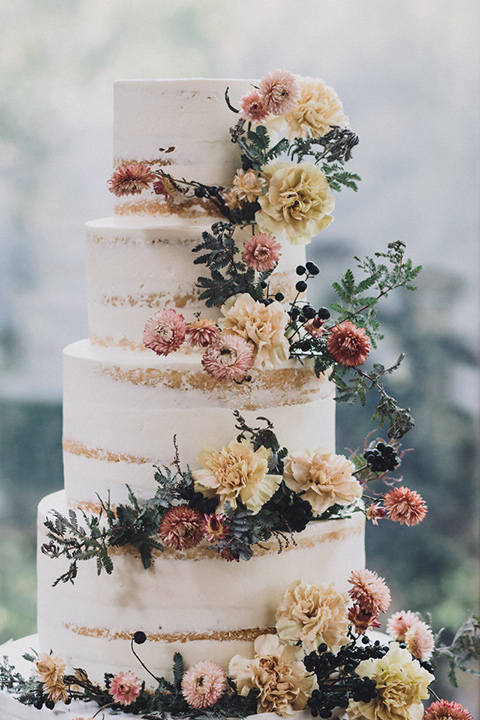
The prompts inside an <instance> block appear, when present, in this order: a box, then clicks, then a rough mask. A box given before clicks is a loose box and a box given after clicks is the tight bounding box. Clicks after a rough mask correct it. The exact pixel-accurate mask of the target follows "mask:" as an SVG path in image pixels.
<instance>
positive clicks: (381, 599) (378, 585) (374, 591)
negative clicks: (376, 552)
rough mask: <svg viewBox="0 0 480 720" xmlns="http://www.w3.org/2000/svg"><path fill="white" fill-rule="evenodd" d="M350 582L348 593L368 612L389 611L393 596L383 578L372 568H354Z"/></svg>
mask: <svg viewBox="0 0 480 720" xmlns="http://www.w3.org/2000/svg"><path fill="white" fill-rule="evenodd" d="M348 582H349V583H350V585H351V586H352V587H351V589H350V590H349V591H348V594H349V595H350V597H351V598H352V600H353V601H354V602H357V603H358V604H359V605H360V607H361V608H362V609H364V610H366V611H367V612H371V613H373V614H377V613H378V612H382V613H384V612H387V610H388V608H389V607H390V603H391V601H392V598H391V596H390V590H389V589H388V587H387V586H386V584H385V581H384V579H383V578H381V577H379V576H378V575H377V573H376V572H373V571H372V570H367V569H365V570H352V572H351V573H350V577H349V578H348Z"/></svg>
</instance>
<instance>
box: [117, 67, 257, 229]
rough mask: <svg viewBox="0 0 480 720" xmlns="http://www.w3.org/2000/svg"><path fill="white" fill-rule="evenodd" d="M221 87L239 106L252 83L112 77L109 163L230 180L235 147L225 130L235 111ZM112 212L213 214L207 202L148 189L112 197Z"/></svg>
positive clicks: (193, 217)
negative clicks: (169, 196)
mask: <svg viewBox="0 0 480 720" xmlns="http://www.w3.org/2000/svg"><path fill="white" fill-rule="evenodd" d="M226 88H228V89H229V95H230V97H231V100H232V103H233V104H234V105H237V106H238V102H239V100H240V98H241V97H242V95H244V94H245V93H246V92H248V91H249V90H251V85H250V83H249V82H248V81H246V80H220V79H216V80H206V79H188V80H121V81H118V82H116V83H115V111H114V166H115V167H119V166H120V165H124V164H128V163H132V162H138V163H144V164H146V165H148V166H156V167H159V166H161V167H162V168H163V169H164V170H165V171H166V172H168V173H169V174H171V175H172V176H173V177H174V178H176V179H183V178H184V179H185V180H188V181H190V180H197V181H198V182H201V183H204V184H207V185H219V186H225V185H229V184H230V183H231V182H232V178H233V176H234V174H235V170H236V169H237V168H238V167H239V165H240V152H239V149H238V146H237V145H234V144H233V143H232V141H231V138H230V133H229V131H228V129H229V128H230V127H231V126H232V125H234V124H235V115H234V114H233V113H232V111H231V110H230V109H229V108H228V105H227V103H226V102H225V90H226ZM114 211H115V215H117V216H121V217H132V216H133V217H135V216H137V217H138V216H143V217H148V216H153V217H157V218H158V217H169V219H170V222H175V220H176V219H177V220H183V221H185V220H186V219H188V220H189V221H191V222H195V221H198V220H201V219H202V218H203V219H204V218H205V217H206V216H207V217H211V216H212V215H213V217H215V214H216V213H215V207H214V206H213V205H212V204H211V203H210V202H208V201H205V200H199V199H197V198H195V199H185V198H183V199H182V200H181V201H178V200H175V201H173V200H170V199H168V200H166V199H165V198H164V197H163V196H162V195H155V194H154V193H153V192H152V190H150V189H149V190H144V191H143V192H142V193H141V194H139V195H135V196H131V195H127V196H123V197H118V198H116V199H115V210H114Z"/></svg>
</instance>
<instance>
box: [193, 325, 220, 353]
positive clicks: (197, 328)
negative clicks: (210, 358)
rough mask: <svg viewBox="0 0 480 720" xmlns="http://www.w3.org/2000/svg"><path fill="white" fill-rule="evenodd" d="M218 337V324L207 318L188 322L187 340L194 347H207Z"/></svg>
mask: <svg viewBox="0 0 480 720" xmlns="http://www.w3.org/2000/svg"><path fill="white" fill-rule="evenodd" d="M219 337H220V329H219V327H218V325H217V324H216V323H215V322H214V321H213V320H209V319H208V318H199V319H198V320H194V321H193V322H191V323H189V324H188V329H187V342H188V344H189V345H191V347H194V348H207V347H209V346H210V345H212V344H213V343H215V342H217V340H218V338H219Z"/></svg>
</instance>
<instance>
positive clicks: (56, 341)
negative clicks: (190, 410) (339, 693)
mask: <svg viewBox="0 0 480 720" xmlns="http://www.w3.org/2000/svg"><path fill="white" fill-rule="evenodd" d="M0 26H1V27H2V39H1V43H0V67H1V70H0V73H1V74H0V641H2V640H7V639H9V638H10V637H20V636H21V635H23V634H27V633H30V632H33V631H34V628H35V595H36V578H35V541H36V538H35V522H36V504H37V502H38V500H39V499H40V497H42V496H43V495H45V494H46V493H48V492H50V491H53V490H57V489H59V488H60V487H61V486H62V485H63V477H62V461H61V352H62V348H63V346H64V345H66V344H68V343H69V342H72V341H74V340H77V339H79V338H81V337H85V336H86V335H87V317H86V277H85V270H84V239H83V237H84V230H83V225H84V222H85V221H87V220H89V219H94V218H96V217H105V216H108V215H110V214H111V207H112V202H111V195H110V194H109V193H108V191H107V189H106V181H107V179H108V178H109V177H110V174H111V164H112V109H113V90H112V84H113V81H114V80H116V79H121V78H154V77H159V78H162V77H193V76H206V77H226V78H228V77H246V78H256V77H260V76H262V75H263V74H265V72H267V71H269V70H273V69H275V68H285V69H289V70H291V71H293V72H296V73H299V74H303V75H313V76H318V77H322V78H323V79H324V80H325V81H326V82H327V84H329V85H332V86H333V87H334V88H335V89H336V90H337V92H338V94H339V96H340V98H341V100H342V101H343V104H344V108H345V111H346V113H347V114H348V115H349V117H350V123H351V127H352V128H353V129H354V130H355V131H356V132H357V133H358V134H359V136H360V145H359V147H358V148H357V149H356V150H355V154H354V160H352V161H351V163H350V164H349V169H351V170H353V171H355V172H358V173H359V174H360V175H361V176H362V178H363V181H362V183H361V186H360V191H359V193H358V194H354V193H352V192H350V191H347V190H345V191H344V192H342V193H341V194H340V195H339V196H337V204H336V211H335V222H334V223H333V224H332V226H331V227H330V228H329V229H328V230H327V231H325V232H324V233H323V234H322V236H321V238H320V239H319V241H318V242H317V243H316V245H315V248H314V249H312V259H314V260H315V261H317V262H318V263H319V264H320V266H321V274H320V276H319V279H318V283H317V287H316V290H315V292H316V295H317V297H315V298H313V297H312V300H313V301H314V302H315V303H321V304H323V305H325V304H327V303H328V302H329V300H331V295H330V291H329V288H330V285H331V283H332V281H333V280H334V279H337V278H338V277H339V276H340V274H341V273H343V272H344V271H345V269H346V268H347V267H349V266H350V267H351V266H352V265H353V263H352V256H353V255H356V254H359V255H363V254H373V253H374V252H375V251H377V250H384V249H385V248H386V245H387V243H388V242H391V241H393V240H402V241H404V242H405V243H406V244H407V246H408V254H409V255H410V256H411V257H412V258H413V261H414V263H415V264H422V265H423V267H424V271H423V273H422V274H421V276H420V278H419V282H418V291H417V292H416V293H408V292H406V291H405V292H402V291H400V292H399V293H398V296H397V297H392V298H391V300H388V301H387V303H386V305H385V308H384V311H383V314H382V319H383V322H384V328H385V335H386V339H385V341H384V343H383V345H382V346H381V352H380V353H379V357H378V359H379V360H381V362H383V363H384V364H386V365H388V364H393V362H395V360H396V359H397V356H398V354H399V352H400V351H401V350H404V351H406V352H407V360H406V361H405V363H404V364H403V366H402V368H401V370H400V371H399V372H398V373H397V376H396V377H392V380H391V390H392V393H393V394H394V395H395V396H396V397H398V398H399V400H400V402H401V403H402V404H403V405H406V406H411V408H412V412H413V414H414V416H415V417H416V420H417V425H416V428H415V429H414V430H413V431H412V432H411V433H410V434H409V435H408V436H407V438H406V447H412V448H415V451H414V452H411V453H408V454H407V455H406V457H405V459H404V462H403V465H402V472H403V476H404V482H405V484H406V485H408V486H409V487H412V488H415V489H417V490H418V491H419V492H420V493H421V494H422V495H423V496H424V498H425V499H426V501H427V503H428V506H429V514H428V516H427V518H426V520H425V521H424V523H422V524H421V525H420V526H418V527H415V528H405V527H403V526H393V525H392V524H390V525H388V526H387V524H386V523H385V524H384V525H382V524H380V527H378V528H369V532H368V536H367V552H368V567H369V568H371V569H375V570H377V571H378V572H379V574H381V575H383V576H384V577H385V578H386V580H387V583H388V585H389V586H390V588H391V589H392V594H393V596H394V607H393V608H392V610H398V609H402V608H405V609H411V610H419V611H421V612H426V611H428V612H431V613H432V618H433V624H434V626H435V627H436V628H440V627H442V626H445V627H446V628H447V633H448V632H451V630H452V629H453V628H455V627H457V626H458V625H459V624H460V623H461V622H462V620H463V618H464V617H465V615H466V614H467V613H468V612H469V611H476V610H477V605H478V547H477V526H476V518H477V510H478V505H477V427H478V425H477V423H478V374H477V343H478V329H479V326H478V274H477V273H478V260H479V257H478V254H479V253H478V247H479V242H478V240H479V237H478V229H479V226H478V220H479V217H478V210H479V208H478V184H479V171H478V170H479V168H478V161H479V126H480V124H479V120H480V113H479V93H478V87H479V85H478V81H479V59H478V49H477V45H478V37H479V29H480V19H479V9H478V3H477V1H476V0H457V1H456V2H455V3H451V2H449V1H448V0H390V2H388V3H385V2H381V0H362V2H358V0H296V2H295V4H293V3H292V2H287V1H286V0H262V2H257V0H242V2H237V3H235V2H232V1H231V0H175V2H167V1H166V0H134V2H132V0H102V2H101V3H99V2H97V0H69V2H68V3H65V2H64V0H43V1H42V2H41V3H39V2H38V1H37V0H11V1H10V2H9V3H2V4H1V6H0ZM345 410H347V411H345ZM371 429H372V426H371V423H370V414H369V412H368V409H367V410H365V409H363V408H360V407H358V408H357V407H353V408H352V407H349V408H347V409H346V408H344V407H342V406H339V408H338V431H337V433H338V434H337V448H338V449H339V451H341V450H343V448H351V449H356V448H357V447H359V446H361V445H362V443H363V439H364V437H365V435H366V433H367V432H369V431H370V430H371ZM461 683H462V688H461V692H460V693H459V699H460V700H461V701H463V702H464V703H465V705H467V706H469V708H470V710H471V711H472V712H473V713H474V715H475V709H476V708H478V706H477V705H476V694H477V687H478V686H477V685H476V683H475V681H473V680H471V681H470V682H468V681H467V679H465V678H462V681H461ZM449 697H450V698H452V697H453V694H450V695H449Z"/></svg>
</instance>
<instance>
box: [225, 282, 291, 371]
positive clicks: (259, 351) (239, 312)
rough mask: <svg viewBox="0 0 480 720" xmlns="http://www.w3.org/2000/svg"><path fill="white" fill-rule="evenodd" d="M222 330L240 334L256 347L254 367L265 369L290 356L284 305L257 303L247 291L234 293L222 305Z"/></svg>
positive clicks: (254, 348)
mask: <svg viewBox="0 0 480 720" xmlns="http://www.w3.org/2000/svg"><path fill="white" fill-rule="evenodd" d="M222 313H223V315H224V316H225V319H224V322H223V332H224V334H226V335H238V336H239V337H241V338H243V339H244V340H246V341H247V342H248V343H249V344H250V346H251V347H252V349H253V353H254V360H253V367H255V368H259V369H260V370H265V369H269V368H273V367H277V366H278V365H279V364H280V363H281V362H283V361H285V360H287V359H288V356H289V351H290V346H289V344H288V340H287V338H286V337H285V329H286V326H287V321H288V316H287V314H286V312H285V311H284V309H283V306H282V305H281V304H280V303H279V302H277V301H274V302H272V303H270V305H264V304H263V303H261V302H257V301H256V300H254V299H253V298H252V296H251V295H249V294H248V293H240V294H239V295H232V297H231V298H229V299H228V300H227V302H226V303H225V304H224V305H223V306H222Z"/></svg>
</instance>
